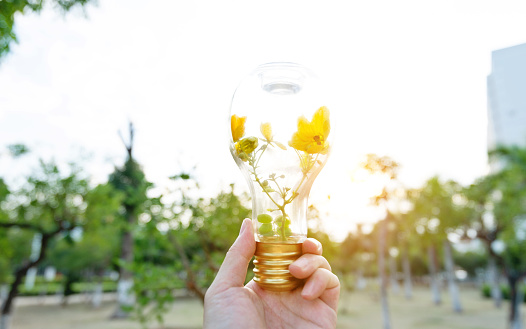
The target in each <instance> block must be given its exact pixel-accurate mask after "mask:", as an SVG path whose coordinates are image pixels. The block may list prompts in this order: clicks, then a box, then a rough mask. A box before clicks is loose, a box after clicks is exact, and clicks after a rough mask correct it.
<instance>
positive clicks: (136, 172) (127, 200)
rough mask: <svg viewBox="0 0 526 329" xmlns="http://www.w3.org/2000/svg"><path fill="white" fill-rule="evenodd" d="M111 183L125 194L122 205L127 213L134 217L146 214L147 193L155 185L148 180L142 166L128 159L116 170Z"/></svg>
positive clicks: (111, 176) (111, 177)
mask: <svg viewBox="0 0 526 329" xmlns="http://www.w3.org/2000/svg"><path fill="white" fill-rule="evenodd" d="M109 183H110V184H111V185H112V186H113V187H115V189H116V190H117V191H120V192H121V193H123V197H122V203H123V205H124V207H125V209H126V211H127V212H131V213H133V215H139V214H140V213H142V212H144V205H145V202H146V201H147V200H148V196H147V192H148V190H149V189H150V188H151V187H152V186H153V184H152V183H150V182H148V181H147V180H146V177H145V175H144V172H143V170H142V168H141V166H140V165H139V164H138V163H137V162H136V161H135V160H133V158H128V159H127V160H126V162H125V163H124V166H122V167H121V168H115V170H114V172H113V173H112V174H111V175H110V178H109Z"/></svg>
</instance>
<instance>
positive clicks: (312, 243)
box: [302, 238, 323, 255]
mask: <svg viewBox="0 0 526 329" xmlns="http://www.w3.org/2000/svg"><path fill="white" fill-rule="evenodd" d="M302 252H303V253H304V254H314V255H321V254H322V253H323V247H322V245H321V243H320V242H319V241H318V240H316V239H313V238H308V239H307V240H305V241H304V242H303V246H302Z"/></svg>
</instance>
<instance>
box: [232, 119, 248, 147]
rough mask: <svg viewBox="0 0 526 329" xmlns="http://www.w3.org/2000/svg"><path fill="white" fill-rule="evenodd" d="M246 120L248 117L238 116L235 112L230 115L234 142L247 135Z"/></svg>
mask: <svg viewBox="0 0 526 329" xmlns="http://www.w3.org/2000/svg"><path fill="white" fill-rule="evenodd" d="M246 120H247V117H238V116H237V115H235V114H234V115H232V117H230V129H231V130H232V139H233V140H234V142H237V141H238V140H240V139H241V137H243V135H245V121H246Z"/></svg>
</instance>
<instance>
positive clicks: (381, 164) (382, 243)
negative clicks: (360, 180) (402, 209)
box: [362, 154, 399, 329]
mask: <svg viewBox="0 0 526 329" xmlns="http://www.w3.org/2000/svg"><path fill="white" fill-rule="evenodd" d="M362 167H363V168H364V169H366V170H367V171H368V172H370V173H371V174H376V175H382V176H384V177H385V178H386V183H385V185H384V186H383V188H382V192H381V193H380V194H379V195H376V196H374V197H373V198H372V203H373V204H374V205H376V206H377V207H383V208H384V209H385V211H386V216H385V218H384V219H383V220H381V221H380V222H379V223H378V225H380V228H379V230H380V232H379V236H378V273H379V276H380V298H381V303H382V317H383V327H384V329H389V328H391V320H390V315H389V304H388V301H387V276H386V273H385V253H386V249H387V247H386V241H387V230H388V225H389V222H390V221H391V219H392V214H391V213H390V212H389V209H388V206H387V203H388V201H389V200H390V199H391V197H392V196H393V194H392V193H391V192H392V190H390V189H389V183H390V182H392V181H394V180H395V179H396V177H397V172H398V167H399V165H398V163H396V162H395V161H393V160H392V159H391V158H389V157H387V156H384V157H379V156H377V155H375V154H368V155H367V158H366V160H365V161H364V162H363V163H362Z"/></svg>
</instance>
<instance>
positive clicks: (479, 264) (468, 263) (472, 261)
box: [453, 251, 488, 277]
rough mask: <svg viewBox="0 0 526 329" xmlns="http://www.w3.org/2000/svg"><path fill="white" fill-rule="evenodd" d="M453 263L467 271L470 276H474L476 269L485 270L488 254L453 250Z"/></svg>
mask: <svg viewBox="0 0 526 329" xmlns="http://www.w3.org/2000/svg"><path fill="white" fill-rule="evenodd" d="M453 260H454V262H455V265H457V266H459V267H461V268H462V269H463V270H465V271H466V272H468V275H469V276H470V277H475V276H476V272H477V270H481V269H482V270H485V269H486V268H487V266H488V256H487V254H486V253H484V252H474V251H468V252H454V254H453Z"/></svg>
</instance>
